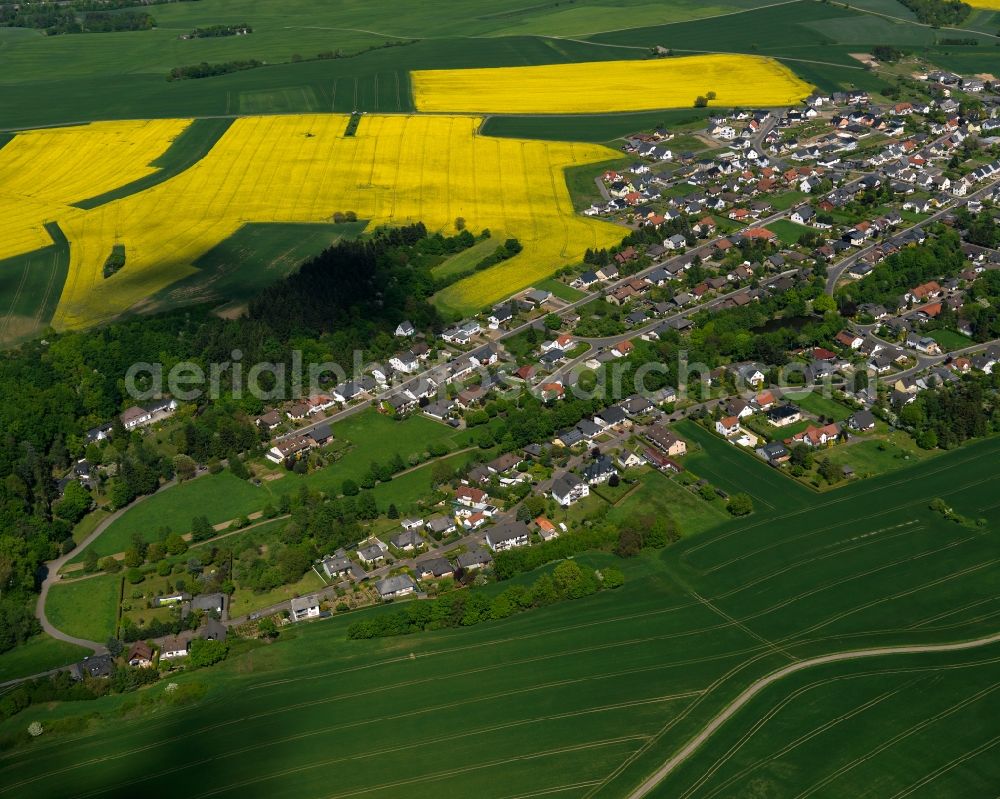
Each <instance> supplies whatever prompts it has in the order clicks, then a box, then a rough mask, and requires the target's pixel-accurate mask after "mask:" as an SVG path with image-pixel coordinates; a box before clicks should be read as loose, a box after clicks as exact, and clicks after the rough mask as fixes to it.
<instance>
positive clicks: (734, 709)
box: [628, 633, 1000, 799]
mask: <svg viewBox="0 0 1000 799" xmlns="http://www.w3.org/2000/svg"><path fill="white" fill-rule="evenodd" d="M995 643H1000V633H994V634H993V635H988V636H986V637H985V638H977V639H975V640H973V641H959V642H957V643H952V644H913V645H909V646H883V647H875V648H872V649H855V650H852V651H849V652H834V653H832V654H829V655H820V656H818V657H814V658H809V659H808V660H801V661H798V662H796V663H790V664H789V665H787V666H785V667H783V668H781V669H778V670H777V671H774V672H771V674H768V675H767V676H766V677H761V678H760V679H759V680H757V681H756V682H754V683H753V684H751V685H750V686H749V687H747V688H746V689H745V690H744V691H743V693H741V694H740V695H739V696H737V697H736V698H735V699H734V700H733V701H732V702H730V703H729V704H728V705H726V707H724V708H723V709H722V710H721V711H720V712H719V713H718V715H716V716H715V718H713V719H712V720H711V721H710V722H709V723H708V724H706V725H705V727H704V728H702V730H701V732H699V733H698V734H697V735H695V736H694V738H692V739H691V740H689V741H688V742H687V743H686V744H684V746H683V747H681V749H680V750H679V751H678V752H677V753H676V754H675V755H673V756H672V757H671V758H670V759H669V760H668V761H667V762H666V763H664V764H663V765H662V766H660V768H658V769H657V770H656V771H655V772H654V773H653V774H652V775H651V776H650V777H649V778H648V779H647V780H646V781H645V782H643V783H642V784H641V785H640V786H639V787H638V788H636V789H635V790H634V791H632V792H631V793H630V794H629V795H628V799H641V798H642V797H644V796H646V795H647V794H648V793H649V792H650V791H652V790H653V789H654V788H656V787H657V786H658V785H659V784H660V783H661V782H663V780H664V779H665V778H666V777H668V776H669V775H670V774H671V773H672V772H673V771H674V770H675V769H677V767H678V766H680V765H681V764H682V763H684V762H685V761H686V760H688V759H689V758H690V757H691V756H692V755H693V754H694V753H695V752H697V751H698V749H700V748H701V746H702V745H703V744H704V743H705V742H706V741H707V740H708V739H709V738H711V737H712V735H714V734H715V732H716V731H717V730H718V729H719V728H720V727H722V725H723V724H725V723H726V722H727V721H729V719H731V718H732V717H733V716H735V715H736V714H737V713H738V712H739V711H740V710H741V709H742V708H743V707H745V706H746V705H747V703H749V702H750V701H751V700H752V699H753V698H754V697H756V696H757V695H758V694H760V693H761V692H762V691H764V690H765V689H766V688H768V687H769V686H771V685H772V684H774V683H776V682H778V681H779V680H781V679H783V678H785V677H788V676H789V675H791V674H795V673H796V672H799V671H803V670H804V669H809V668H812V667H813V666H822V665H826V664H828V663H838V662H840V661H847V660H861V659H863V658H872V657H884V656H888V655H917V654H929V653H934V652H958V651H961V650H965V649H975V648H977V647H982V646H990V645H991V644H995Z"/></svg>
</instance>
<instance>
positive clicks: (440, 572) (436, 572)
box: [414, 557, 455, 580]
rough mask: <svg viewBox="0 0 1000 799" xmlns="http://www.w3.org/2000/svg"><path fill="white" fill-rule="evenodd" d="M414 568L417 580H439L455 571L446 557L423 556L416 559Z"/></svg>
mask: <svg viewBox="0 0 1000 799" xmlns="http://www.w3.org/2000/svg"><path fill="white" fill-rule="evenodd" d="M414 570H415V571H416V573H417V579H419V580H440V579H441V578H443V577H451V576H452V575H453V574H454V573H455V567H454V566H452V565H451V563H450V562H449V561H448V559H447V558H442V557H436V558H424V559H423V560H420V561H417V563H416V565H415V567H414Z"/></svg>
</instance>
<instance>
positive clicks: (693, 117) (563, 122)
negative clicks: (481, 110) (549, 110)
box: [481, 56, 708, 149]
mask: <svg viewBox="0 0 1000 799" xmlns="http://www.w3.org/2000/svg"><path fill="white" fill-rule="evenodd" d="M615 57H616V58H617V57H619V56H615ZM707 116H708V110H707V109H700V108H682V109H671V110H668V111H641V112H636V113H631V114H569V115H552V116H530V117H521V116H491V117H489V118H488V119H487V120H486V122H485V123H483V127H482V128H481V132H482V133H483V135H485V136H508V137H512V138H516V139H548V140H552V141H587V142H599V143H607V144H610V145H611V146H615V144H616V143H618V140H620V139H622V138H624V137H625V136H627V135H629V134H630V133H638V132H640V131H646V130H650V129H651V128H659V127H663V128H667V129H668V130H672V129H673V128H675V127H676V126H677V125H684V124H687V123H691V122H697V121H699V120H702V119H704V118H705V117H707ZM680 144H683V142H681V143H680ZM680 144H677V143H675V142H674V141H673V140H671V141H670V142H668V143H667V144H666V146H667V147H673V148H674V149H684V148H683V147H681V146H680ZM703 148H704V144H702V149H703Z"/></svg>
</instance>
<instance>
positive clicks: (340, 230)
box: [151, 221, 367, 308]
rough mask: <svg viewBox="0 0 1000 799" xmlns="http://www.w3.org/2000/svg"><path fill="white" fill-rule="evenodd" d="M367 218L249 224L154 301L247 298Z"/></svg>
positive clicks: (171, 304) (353, 231)
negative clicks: (336, 222) (323, 221)
mask: <svg viewBox="0 0 1000 799" xmlns="http://www.w3.org/2000/svg"><path fill="white" fill-rule="evenodd" d="M366 224H367V223H366V222H363V221H362V222H346V223H342V224H334V223H332V222H331V223H315V224H310V223H303V224H298V223H249V224H246V225H244V226H243V227H241V228H240V229H239V230H237V231H236V233H234V234H233V235H232V236H230V237H229V238H227V239H226V240H225V241H222V242H220V243H219V244H217V245H215V246H214V247H213V248H212V249H211V250H209V251H208V252H207V253H205V254H204V255H202V256H201V257H200V258H199V259H198V260H197V261H195V262H194V266H195V268H196V269H197V270H198V271H197V272H196V273H195V274H193V275H190V276H188V277H186V278H183V279H182V280H179V281H177V282H176V283H172V284H171V285H170V286H168V287H167V288H166V289H164V290H163V291H162V292H160V293H159V294H157V295H155V296H154V297H152V299H151V302H152V304H153V306H154V307H159V306H163V307H164V308H173V307H177V306H180V305H189V304H192V303H198V302H205V301H216V302H217V301H219V300H226V301H227V302H229V303H235V304H239V303H241V302H245V301H246V300H248V299H250V298H251V297H253V296H254V295H255V294H257V293H258V292H259V291H260V290H261V289H263V288H265V287H266V286H268V285H270V284H271V283H273V282H274V281H276V280H280V279H281V278H283V277H285V276H286V275H288V274H291V273H292V272H294V271H295V270H296V269H298V268H299V266H301V265H302V263H303V262H305V261H307V260H309V259H310V258H312V257H313V256H316V255H318V254H319V253H321V252H322V251H323V250H325V249H326V248H327V247H330V246H332V245H333V244H334V243H335V242H337V241H338V240H339V239H342V238H354V237H355V236H357V235H359V234H360V233H361V231H362V230H364V228H365V225H366Z"/></svg>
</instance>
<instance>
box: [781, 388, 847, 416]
mask: <svg viewBox="0 0 1000 799" xmlns="http://www.w3.org/2000/svg"><path fill="white" fill-rule="evenodd" d="M783 396H784V397H785V398H786V399H788V400H790V401H791V402H793V403H794V404H795V405H798V406H799V407H800V408H802V410H804V411H808V412H809V413H813V414H815V415H817V416H829V417H830V418H831V419H833V420H834V421H835V422H842V421H844V419H846V418H847V417H848V416H850V415H851V414H852V413H854V411H852V410H851V409H850V408H848V407H847V406H846V405H844V404H843V403H841V402H837V400H835V399H833V398H832V397H824V396H823V395H822V394H821V393H820V392H819V391H803V392H799V393H793V392H789V391H786V392H785V393H784V395H783Z"/></svg>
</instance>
